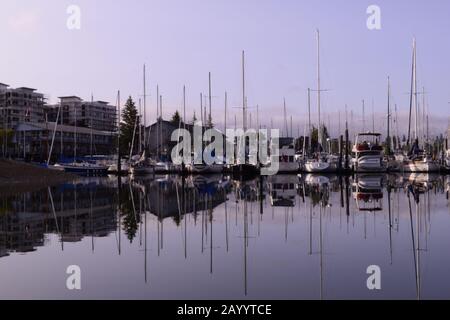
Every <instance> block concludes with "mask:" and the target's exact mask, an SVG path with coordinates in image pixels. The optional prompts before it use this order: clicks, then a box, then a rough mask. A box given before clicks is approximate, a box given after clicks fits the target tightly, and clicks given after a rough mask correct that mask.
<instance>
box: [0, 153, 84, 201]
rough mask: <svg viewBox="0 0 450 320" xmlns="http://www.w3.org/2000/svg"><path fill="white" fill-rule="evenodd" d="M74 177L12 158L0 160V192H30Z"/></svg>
mask: <svg viewBox="0 0 450 320" xmlns="http://www.w3.org/2000/svg"><path fill="white" fill-rule="evenodd" d="M74 179H76V176H74V175H72V174H68V173H65V172H62V171H61V172H60V171H55V170H48V169H45V168H40V167H38V166H36V165H32V164H27V163H23V162H18V161H13V160H0V194H2V195H8V194H15V193H20V192H31V191H35V190H39V189H42V188H45V187H47V186H53V185H57V184H60V183H63V182H67V181H71V180H74Z"/></svg>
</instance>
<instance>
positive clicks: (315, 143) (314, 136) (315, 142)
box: [311, 125, 329, 152]
mask: <svg viewBox="0 0 450 320" xmlns="http://www.w3.org/2000/svg"><path fill="white" fill-rule="evenodd" d="M328 138H329V134H328V129H327V127H326V126H324V125H322V146H321V147H322V150H323V148H324V147H325V146H324V145H326V141H327V139H328ZM311 148H312V151H313V152H316V151H319V130H317V128H316V127H315V126H313V127H312V130H311Z"/></svg>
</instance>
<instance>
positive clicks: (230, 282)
mask: <svg viewBox="0 0 450 320" xmlns="http://www.w3.org/2000/svg"><path fill="white" fill-rule="evenodd" d="M449 185H450V179H449V177H443V176H428V175H410V176H385V175H380V176H356V177H354V178H345V177H337V176H327V177H325V176H297V175H293V176H288V175H284V176H276V177H270V178H264V179H262V178H261V179H256V180H253V181H247V182H239V181H232V180H230V179H229V178H227V177H223V176H205V177H203V176H197V177H188V178H186V179H182V178H180V177H169V176H160V177H156V178H155V179H153V178H152V179H147V180H145V179H144V180H130V179H128V178H126V179H122V181H121V183H120V188H119V183H118V181H117V179H116V178H112V177H110V178H94V179H93V178H86V179H83V178H80V179H79V180H77V181H74V182H71V183H66V184H63V185H60V186H57V187H51V188H45V189H43V190H40V191H38V192H32V193H24V194H17V195H15V196H1V195H0V213H1V214H0V256H1V257H0V281H1V284H2V285H1V287H0V298H3V299H17V298H18V299H33V298H40V299H50V298H56V299H79V298H82V299H92V298H93V299H245V298H248V299H381V298H383V299H431V298H445V299H448V298H450V281H448V278H447V273H448V270H449V269H450V251H449V249H448V248H449V245H450V210H449V204H450V201H449V200H448V188H449ZM69 265H78V266H80V268H81V286H82V289H81V290H68V289H67V287H66V279H67V277H68V274H66V269H67V267H68V266H69ZM370 265H378V266H379V267H380V268H381V286H382V287H381V290H368V289H367V285H366V281H367V278H368V277H369V275H368V274H367V273H366V270H367V267H368V266H370Z"/></svg>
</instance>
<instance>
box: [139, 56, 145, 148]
mask: <svg viewBox="0 0 450 320" xmlns="http://www.w3.org/2000/svg"><path fill="white" fill-rule="evenodd" d="M146 82H147V79H146V70H145V64H144V150H146V149H147V139H146V137H147V133H146V128H147V116H146V110H147V85H146ZM140 127H141V124H140V122H139V128H140ZM139 132H140V131H139ZM139 136H140V134H139ZM139 144H140V143H139ZM139 148H141V147H139Z"/></svg>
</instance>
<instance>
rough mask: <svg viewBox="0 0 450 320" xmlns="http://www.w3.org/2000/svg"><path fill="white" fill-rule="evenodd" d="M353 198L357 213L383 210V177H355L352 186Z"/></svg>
mask: <svg viewBox="0 0 450 320" xmlns="http://www.w3.org/2000/svg"><path fill="white" fill-rule="evenodd" d="M352 191H353V196H354V199H355V201H356V205H357V208H358V210H359V211H370V212H373V211H382V210H383V176H382V175H361V176H357V177H356V179H355V182H354V183H353V185H352Z"/></svg>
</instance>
